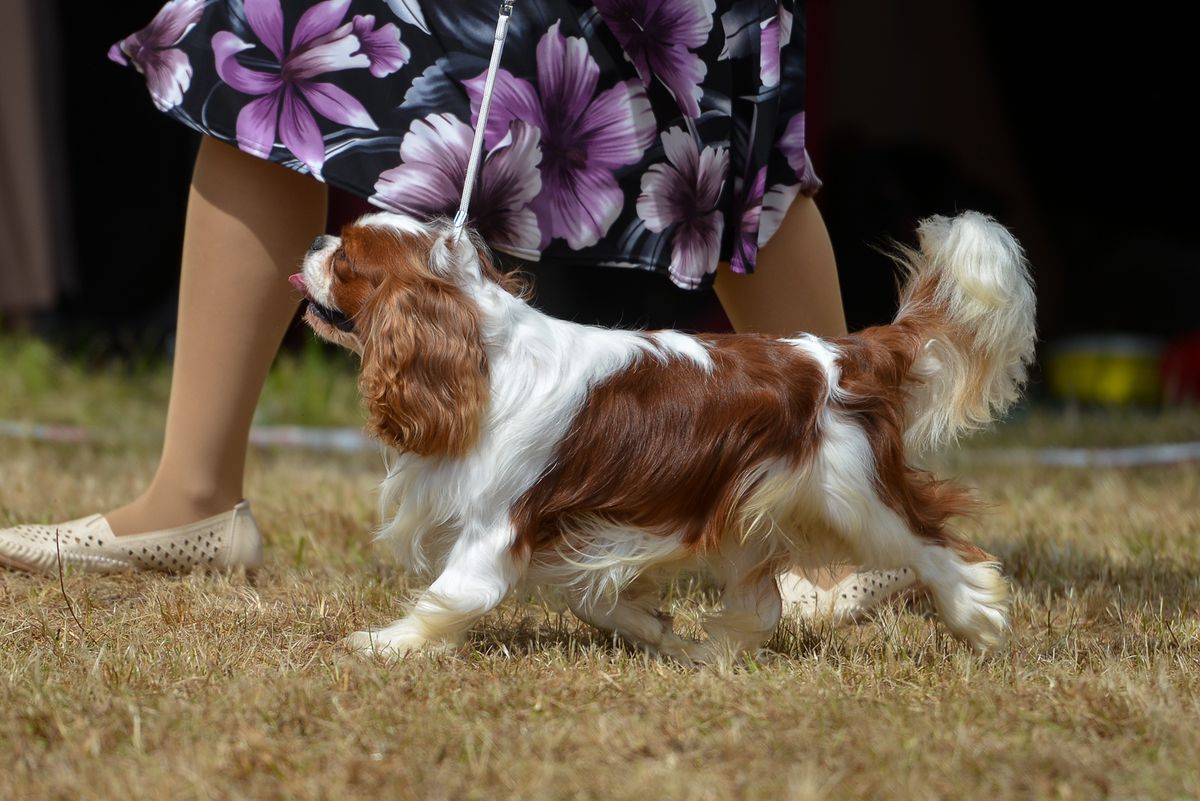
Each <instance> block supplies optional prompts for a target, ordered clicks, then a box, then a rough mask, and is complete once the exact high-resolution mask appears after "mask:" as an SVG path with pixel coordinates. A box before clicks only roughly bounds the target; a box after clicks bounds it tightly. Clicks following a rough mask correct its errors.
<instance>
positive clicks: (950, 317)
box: [895, 212, 1036, 451]
mask: <svg viewBox="0 0 1200 801" xmlns="http://www.w3.org/2000/svg"><path fill="white" fill-rule="evenodd" d="M918 233H919V239H920V249H919V250H905V251H903V252H902V255H901V259H900V262H901V266H902V268H903V269H904V271H905V278H904V282H903V286H902V288H901V292H900V311H899V313H898V314H897V316H896V321H895V327H896V328H898V329H902V330H906V331H908V332H909V333H911V334H913V335H914V336H913V338H912V339H911V340H910V341H911V342H912V343H913V344H914V347H915V349H916V350H915V353H913V354H912V355H913V362H912V367H911V369H910V370H909V371H908V377H907V381H906V389H907V392H908V400H907V417H908V422H907V427H906V433H905V440H906V444H907V445H908V446H909V447H910V448H912V449H914V450H917V451H923V450H928V449H932V448H936V447H938V446H940V445H943V444H945V443H948V442H951V441H953V440H954V439H955V438H956V437H958V436H959V435H960V434H962V433H964V432H967V431H971V430H973V429H976V428H979V427H981V426H984V425H986V424H988V423H990V422H991V421H992V420H993V419H995V418H996V417H998V416H1000V415H1002V414H1003V413H1004V412H1005V411H1006V410H1007V409H1008V408H1009V406H1011V405H1012V404H1013V402H1014V401H1016V399H1017V397H1018V396H1019V394H1020V390H1021V387H1022V385H1023V384H1024V383H1025V378H1026V369H1027V367H1028V365H1029V363H1030V362H1031V361H1032V360H1033V353H1034V343H1035V340H1036V332H1035V324H1034V307H1035V301H1034V295H1033V284H1032V279H1031V278H1030V275H1029V268H1028V264H1027V263H1026V260H1025V255H1024V253H1023V252H1022V250H1021V246H1020V245H1019V244H1018V243H1017V241H1016V239H1014V238H1013V236H1012V235H1011V234H1010V233H1009V232H1008V230H1007V229H1005V228H1004V226H1002V225H1000V224H999V223H997V222H996V221H995V220H993V219H992V218H990V217H987V216H984V215H982V214H978V213H976V212H967V213H965V214H962V215H960V216H958V217H955V218H953V219H949V218H946V217H931V218H929V219H928V220H925V221H924V222H923V223H921V226H920V229H919V232H918Z"/></svg>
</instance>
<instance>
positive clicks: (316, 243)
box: [308, 235, 326, 251]
mask: <svg viewBox="0 0 1200 801" xmlns="http://www.w3.org/2000/svg"><path fill="white" fill-rule="evenodd" d="M325 239H326V237H325V236H324V235H322V236H318V237H317V238H316V239H314V240H313V241H312V244H311V245H309V246H308V249H309V251H315V250H320V249H321V248H323V247H325Z"/></svg>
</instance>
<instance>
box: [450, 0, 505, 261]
mask: <svg viewBox="0 0 1200 801" xmlns="http://www.w3.org/2000/svg"><path fill="white" fill-rule="evenodd" d="M515 3H516V0H502V2H501V3H500V16H499V18H498V19H497V20H496V41H495V42H494V43H493V44H492V60H491V62H490V63H489V64H488V69H487V78H486V79H484V82H483V97H482V98H480V100H479V119H478V120H477V121H476V123H475V137H474V138H473V139H472V140H471V158H470V160H469V161H468V162H467V175H466V178H465V179H464V180H463V190H462V202H461V203H460V204H459V206H458V213H457V214H455V215H454V232H453V234H452V236H453V238H454V240H455V241H457V240H458V238H459V236H460V235H461V234H462V231H463V228H465V227H466V225H467V212H468V210H469V209H470V207H471V194H472V193H473V192H474V191H475V179H476V177H477V175H478V173H479V162H480V160H481V158H482V157H483V133H484V131H486V130H487V118H488V111H490V110H491V107H492V90H493V89H495V88H496V72H497V71H498V70H499V68H500V54H501V53H503V52H504V39H505V37H506V36H507V35H508V22H509V20H510V19H511V18H512V12H513V5H514V4H515Z"/></svg>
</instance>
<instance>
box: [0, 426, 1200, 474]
mask: <svg viewBox="0 0 1200 801" xmlns="http://www.w3.org/2000/svg"><path fill="white" fill-rule="evenodd" d="M0 439H10V440H25V441H32V442H58V443H67V444H77V443H97V444H100V443H104V442H106V440H105V439H104V438H102V437H97V436H94V435H93V434H91V433H90V432H89V431H88V430H87V429H85V428H81V427H79V426H68V425H47V424H43V423H23V422H14V421H9V420H0ZM250 443H251V444H252V445H256V446H258V447H263V448H307V449H310V450H315V451H325V452H337V453H358V452H362V451H376V450H378V449H379V447H380V446H379V444H378V443H377V442H375V441H374V440H372V439H371V438H370V437H368V436H367V435H366V434H365V433H364V432H362V431H360V430H358V429H356V428H310V427H308V426H256V427H255V428H253V429H252V430H251V431H250ZM112 444H120V443H119V442H115V443H112ZM954 457H955V460H956V461H959V462H961V463H964V464H983V465H1016V466H1020V465H1041V466H1045V467H1074V468H1087V467H1144V466H1149V465H1171V464H1181V463H1184V462H1200V442H1169V443H1163V444H1156V445H1135V446H1132V447H1127V448H989V449H980V450H974V449H969V450H962V451H957V452H956V453H955V455H954Z"/></svg>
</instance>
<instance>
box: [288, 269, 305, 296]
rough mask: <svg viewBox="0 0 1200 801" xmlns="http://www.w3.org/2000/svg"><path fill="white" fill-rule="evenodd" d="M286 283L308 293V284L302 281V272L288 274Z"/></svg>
mask: <svg viewBox="0 0 1200 801" xmlns="http://www.w3.org/2000/svg"><path fill="white" fill-rule="evenodd" d="M288 283H289V284H291V285H292V286H294V287H296V289H299V290H300V291H301V292H304V293H305V294H307V293H308V284H306V283H304V273H296V274H295V275H289V276H288Z"/></svg>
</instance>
